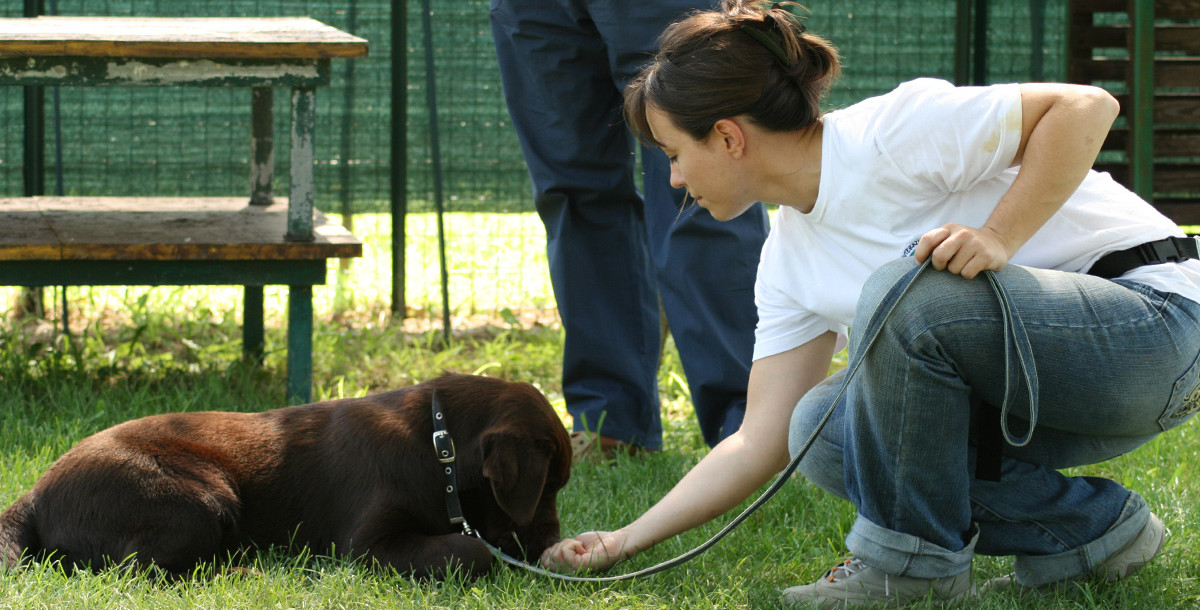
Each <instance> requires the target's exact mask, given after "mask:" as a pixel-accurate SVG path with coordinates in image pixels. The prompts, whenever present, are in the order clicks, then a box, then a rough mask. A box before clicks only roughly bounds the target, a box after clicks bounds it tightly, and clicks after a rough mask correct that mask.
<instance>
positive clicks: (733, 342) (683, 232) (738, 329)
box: [589, 0, 769, 446]
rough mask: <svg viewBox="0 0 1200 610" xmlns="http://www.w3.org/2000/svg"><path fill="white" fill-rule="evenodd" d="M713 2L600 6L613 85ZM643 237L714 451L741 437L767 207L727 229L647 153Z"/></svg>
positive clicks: (662, 158)
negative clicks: (672, 28) (664, 35)
mask: <svg viewBox="0 0 1200 610" xmlns="http://www.w3.org/2000/svg"><path fill="white" fill-rule="evenodd" d="M713 6H714V3H713V2H711V1H710V0H658V1H655V2H646V1H645V0H593V1H591V2H589V9H590V16H591V17H592V19H593V20H594V22H595V24H596V27H597V29H599V31H600V32H601V35H602V36H603V38H604V41H605V43H606V44H607V46H608V48H609V55H610V61H611V70H612V72H613V74H614V75H615V78H616V86H618V87H620V88H621V89H624V86H625V84H626V83H627V82H629V80H630V79H631V78H633V76H634V75H636V74H637V72H638V71H639V70H640V69H641V68H642V67H643V66H644V64H645V63H646V61H648V60H649V59H650V57H651V55H652V54H653V52H654V50H655V48H656V44H657V39H658V36H659V34H660V33H661V32H662V30H664V29H666V27H667V26H668V25H670V24H671V23H672V22H673V21H676V20H678V19H679V18H681V17H683V16H684V15H686V14H687V13H688V12H690V11H693V10H698V9H700V10H703V9H711V8H713ZM642 169H643V172H644V183H645V186H644V191H645V199H646V212H645V215H646V231H647V233H648V237H649V244H650V251H651V254H652V258H653V261H654V267H655V271H656V279H657V283H658V290H659V296H660V297H661V299H662V306H663V310H664V311H665V313H666V316H667V323H668V324H669V326H670V329H671V335H672V336H673V337H674V338H675V345H676V347H677V348H678V350H679V355H680V359H681V361H682V363H683V369H684V374H685V375H686V376H687V380H688V386H689V388H690V389H691V393H692V403H693V405H694V406H695V410H696V418H697V420H698V423H699V425H700V430H701V432H702V434H703V435H704V440H705V442H707V443H708V444H709V445H710V446H711V445H715V444H717V443H718V442H719V441H720V440H721V439H723V438H724V437H726V436H729V435H730V434H732V433H733V432H735V431H736V430H737V429H738V427H739V426H740V425H741V422H742V416H743V414H744V413H745V410H746V386H747V384H748V383H749V378H750V360H751V355H752V352H753V348H754V327H755V325H756V324H757V322H758V316H757V312H756V310H755V306H754V279H755V275H756V273H757V271H758V258H759V253H760V252H761V250H762V245H763V242H764V241H765V240H766V236H767V231H768V229H769V227H768V220H767V214H766V210H765V209H764V208H763V206H762V204H758V205H755V206H754V207H753V208H751V209H750V210H748V211H747V212H746V213H745V214H742V215H741V216H739V217H738V218H735V219H733V220H731V221H728V222H718V221H717V220H714V219H713V218H712V216H711V215H709V213H708V212H707V211H705V210H704V209H702V208H700V207H698V206H696V205H694V204H692V205H685V202H684V192H683V191H682V190H676V189H672V188H671V185H670V167H669V165H668V162H667V158H666V155H664V154H663V153H662V151H659V150H648V149H645V148H643V149H642Z"/></svg>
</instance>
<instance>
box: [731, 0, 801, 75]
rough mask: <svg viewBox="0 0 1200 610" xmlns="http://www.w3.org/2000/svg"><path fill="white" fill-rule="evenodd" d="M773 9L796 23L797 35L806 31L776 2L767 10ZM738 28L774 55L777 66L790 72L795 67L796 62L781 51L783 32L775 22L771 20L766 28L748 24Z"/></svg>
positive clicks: (789, 12) (797, 19) (797, 20)
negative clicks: (781, 12)
mask: <svg viewBox="0 0 1200 610" xmlns="http://www.w3.org/2000/svg"><path fill="white" fill-rule="evenodd" d="M774 9H779V10H781V11H783V12H784V13H787V16H788V17H789V18H791V20H792V21H794V22H795V23H796V27H797V28H798V31H797V34H803V33H804V32H805V31H807V28H805V27H804V24H803V23H800V19H799V18H797V17H796V16H795V15H793V14H792V12H791V11H789V10H788V9H787V8H785V7H784V6H783V5H782V4H780V3H778V2H776V3H774V4H772V5H771V7H770V9H768V10H774ZM740 27H741V30H742V31H743V32H745V33H747V34H749V35H750V37H751V38H753V39H754V40H756V41H758V43H759V44H760V45H762V46H763V47H764V48H766V49H767V50H768V51H770V52H771V55H774V56H775V59H776V60H778V61H779V65H781V66H783V67H784V68H785V69H787V70H791V69H792V68H793V67H795V65H796V62H794V61H792V59H791V58H790V57H788V54H787V51H785V50H784V49H783V32H780V31H779V23H778V22H777V21H775V20H774V19H772V20H771V21H770V25H769V26H768V27H767V28H760V27H755V26H754V25H750V24H743V25H742V26H740Z"/></svg>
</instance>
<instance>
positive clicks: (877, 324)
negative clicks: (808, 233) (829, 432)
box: [432, 260, 1038, 583]
mask: <svg viewBox="0 0 1200 610" xmlns="http://www.w3.org/2000/svg"><path fill="white" fill-rule="evenodd" d="M927 267H929V261H928V260H926V261H925V262H924V263H922V264H921V265H919V266H917V267H914V268H913V269H912V270H910V271H908V272H906V273H905V274H904V275H903V276H901V277H900V279H899V280H897V281H896V283H895V284H892V286H891V287H890V288H889V289H888V292H887V294H885V295H884V298H883V301H882V303H881V304H880V306H879V307H878V308H876V310H875V314H874V315H873V316H872V317H871V320H870V321H869V322H868V323H867V327H866V329H865V331H864V336H866V337H868V339H867V343H866V345H864V346H863V348H862V349H861V350H859V356H858V358H856V359H855V361H854V362H853V363H851V366H850V369H849V371H848V372H847V373H846V378H845V379H844V380H843V381H842V385H841V387H840V388H839V389H838V392H837V394H836V395H835V396H834V398H833V400H832V401H830V404H829V408H828V409H826V411H825V414H824V415H822V416H821V419H820V421H819V422H817V425H816V427H815V428H813V431H812V433H811V434H809V436H808V439H807V440H806V441H804V444H803V445H802V446H801V447H800V450H799V451H798V452H797V453H796V456H795V457H793V458H792V460H791V462H788V465H787V467H786V468H784V469H783V470H782V471H781V472H780V473H779V475H778V476H777V477H776V479H775V482H774V483H772V484H771V486H770V487H769V488H767V490H766V491H764V492H763V493H762V495H760V496H759V497H758V499H756V500H755V501H754V502H753V503H752V504H750V505H749V506H747V507H746V509H745V510H743V511H742V512H741V513H740V514H739V515H738V516H737V517H734V518H733V520H732V521H730V522H729V524H728V525H726V526H725V527H723V528H721V531H719V532H717V533H716V534H714V535H713V536H712V537H711V538H709V539H708V540H707V541H705V542H704V543H702V544H700V545H699V546H697V547H696V548H694V549H692V550H690V551H687V552H686V553H683V554H681V555H679V556H678V557H675V558H673V559H669V560H667V561H664V562H662V563H659V564H656V565H653V566H650V567H648V568H643V569H641V570H637V571H635V572H629V573H626V574H619V575H616V576H573V575H570V574H561V573H559V572H552V571H550V570H547V569H545V568H542V567H539V566H535V565H532V564H529V563H526V562H524V561H521V560H519V559H516V558H514V557H512V556H510V555H508V554H507V553H505V552H504V551H501V550H500V549H499V548H497V547H496V546H494V545H492V543H490V542H488V541H487V540H484V539H483V536H482V535H480V534H479V532H478V531H476V530H474V529H472V528H471V526H470V525H468V524H467V521H466V519H465V518H463V516H462V509H461V507H459V502H458V497H457V491H456V489H457V487H456V483H455V482H454V480H453V476H454V475H453V472H454V464H453V463H454V441H453V440H452V439H450V436H449V433H448V432H446V430H445V424H444V421H443V417H442V414H441V406H440V405H439V404H438V398H437V392H436V391H434V393H433V401H432V402H433V418H434V433H433V441H434V447H435V448H436V450H437V451H438V457H439V461H441V462H442V463H443V464H448V465H447V467H446V470H445V472H446V477H447V488H446V489H447V497H446V507H447V510H448V512H449V514H450V516H451V523H454V524H456V525H458V524H461V525H462V528H463V534H464V535H467V536H473V537H475V538H477V539H478V540H479V541H480V542H482V543H483V544H484V546H486V547H487V548H488V550H490V551H491V552H492V555H494V556H495V557H496V558H497V559H499V560H501V561H503V562H504V563H507V564H509V565H512V566H515V567H518V568H521V569H524V570H528V571H530V572H533V573H535V574H540V575H542V576H546V577H548V578H553V579H557V580H563V581H567V582H588V583H611V582H618V581H622V580H633V579H635V578H644V577H646V576H650V575H652V574H658V573H659V572H665V571H666V570H669V569H671V568H674V567H677V566H680V565H683V564H685V563H687V562H689V561H691V560H692V559H695V558H696V557H697V556H699V555H701V554H702V553H704V552H705V551H707V550H708V549H710V548H712V547H713V545H715V544H717V542H719V541H720V540H721V539H722V538H724V537H725V536H726V535H728V534H729V533H730V532H731V531H733V530H734V528H736V527H737V526H739V525H741V524H742V522H744V521H745V520H746V519H747V518H748V517H750V515H752V514H754V512H755V511H757V510H758V509H759V508H761V507H762V505H763V504H766V503H767V501H768V500H770V499H771V498H772V497H773V496H774V495H775V494H776V493H778V492H779V490H780V489H782V488H783V485H784V484H785V483H787V481H788V479H789V478H790V477H791V476H792V474H793V473H794V472H795V471H796V468H797V467H799V466H800V461H801V460H802V459H804V456H805V455H806V454H807V453H808V450H809V448H811V447H812V445H813V443H815V442H816V440H817V437H818V436H819V435H820V434H821V430H822V429H823V428H825V424H826V423H828V422H829V418H831V417H832V416H833V411H834V409H835V408H837V404H838V401H839V400H840V399H841V397H842V395H843V394H844V393H845V392H846V388H848V387H849V386H850V381H851V380H852V379H853V378H854V375H855V374H856V373H857V372H858V369H859V367H860V366H862V362H863V360H864V359H865V357H866V354H867V351H868V350H870V348H871V346H872V345H874V344H875V340H876V339H877V338H878V337H879V332H880V331H881V330H882V329H883V324H884V322H886V321H887V320H888V318H890V317H891V315H892V312H893V311H894V310H895V309H896V305H897V304H898V303H899V302H900V299H901V298H903V297H904V295H905V294H907V293H908V289H909V288H910V287H912V285H913V283H914V282H915V281H916V279H917V277H918V276H919V275H920V274H921V273H922V272H923V271H924V270H925V269H926V268H927ZM984 276H985V277H986V278H987V281H988V283H989V285H990V286H991V288H992V291H993V292H994V293H995V294H996V299H997V301H998V302H999V303H1000V311H1001V317H1002V318H1003V320H1004V331H1003V332H1004V337H1005V342H1004V380H1005V384H1004V402H1003V403H1002V404H1003V406H1002V408H1001V420H1000V425H1001V427H1002V429H1003V434H1004V438H1005V440H1007V441H1008V442H1010V443H1012V444H1014V445H1018V446H1020V445H1024V444H1026V443H1028V442H1029V439H1030V438H1031V437H1032V435H1033V429H1034V427H1035V426H1036V425H1037V394H1038V391H1037V372H1036V371H1035V370H1034V367H1033V350H1032V348H1030V346H1029V337H1028V335H1026V333H1025V327H1024V325H1023V324H1022V323H1021V318H1020V316H1019V315H1017V312H1016V310H1015V309H1013V306H1012V301H1011V299H1010V298H1009V296H1008V292H1007V291H1006V290H1005V289H1004V286H1003V285H1002V284H1001V283H1000V281H999V280H998V279H996V277H995V274H994V273H992V272H991V271H984ZM1010 342H1011V343H1012V344H1014V345H1015V346H1016V350H1015V351H1010V349H1009V344H1010ZM1014 361H1015V362H1016V365H1017V366H1016V368H1019V369H1020V370H1021V372H1022V373H1023V375H1024V379H1025V383H1026V386H1027V387H1028V388H1029V399H1030V419H1029V430H1028V431H1027V432H1026V434H1025V437H1024V438H1022V439H1015V440H1014V439H1012V437H1011V435H1010V434H1009V433H1008V424H1007V420H1008V410H1009V403H1010V400H1009V391H1010V389H1011V388H1012V386H1013V383H1014V380H1013V379H1012V372H1013V367H1012V364H1013V362H1014ZM1019 382H1020V381H1019V380H1015V383H1019ZM447 448H448V451H449V453H448V454H447V453H445V451H446V450H447ZM447 460H449V462H447ZM452 496H453V497H452Z"/></svg>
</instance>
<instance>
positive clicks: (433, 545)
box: [363, 533, 493, 580]
mask: <svg viewBox="0 0 1200 610" xmlns="http://www.w3.org/2000/svg"><path fill="white" fill-rule="evenodd" d="M363 556H364V557H365V558H367V559H369V560H371V561H373V562H376V563H377V564H379V565H380V566H388V567H391V568H393V569H395V570H396V571H397V572H399V573H400V574H404V575H406V576H412V577H414V578H421V579H424V578H433V579H437V580H442V579H444V578H446V577H447V576H449V575H452V574H458V575H461V576H462V577H463V578H466V579H474V578H478V577H480V576H482V575H484V574H487V573H488V571H489V570H490V569H491V567H492V561H493V558H492V554H491V552H490V551H488V549H487V547H485V546H484V545H483V543H481V542H480V541H478V540H476V539H474V538H471V537H469V536H464V535H462V534H444V535H439V536H424V535H420V534H413V533H403V534H396V535H394V536H391V537H388V538H384V539H379V540H376V541H375V542H374V543H372V544H371V546H370V548H368V549H366V551H365V552H364V553H363Z"/></svg>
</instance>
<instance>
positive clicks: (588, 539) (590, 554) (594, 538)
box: [541, 530, 635, 572]
mask: <svg viewBox="0 0 1200 610" xmlns="http://www.w3.org/2000/svg"><path fill="white" fill-rule="evenodd" d="M626 538H627V535H626V534H625V533H624V532H621V531H619V530H618V531H615V532H584V533H582V534H580V535H578V536H576V537H574V538H567V539H565V540H561V541H559V542H558V544H555V545H554V546H551V547H550V548H548V549H546V551H545V552H543V553H542V558H541V564H542V566H544V567H546V568H547V569H550V570H554V571H556V572H581V571H589V572H603V571H604V570H607V569H609V568H611V567H613V565H615V564H616V563H617V562H618V561H621V560H623V559H628V558H629V557H631V556H633V555H634V554H635V553H634V551H632V550H630V549H627V548H626V544H625V543H626Z"/></svg>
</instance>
